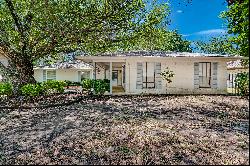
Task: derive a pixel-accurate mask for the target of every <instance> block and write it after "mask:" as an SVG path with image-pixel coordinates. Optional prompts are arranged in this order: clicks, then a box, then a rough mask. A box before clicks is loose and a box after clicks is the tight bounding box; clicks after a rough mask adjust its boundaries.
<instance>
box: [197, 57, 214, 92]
mask: <svg viewBox="0 0 250 166" xmlns="http://www.w3.org/2000/svg"><path fill="white" fill-rule="evenodd" d="M200 64H202V71H201V73H202V75H200ZM203 64H206V76H203ZM207 64H209V65H210V69H209V70H208V69H207V67H208V65H207ZM208 71H209V74H210V75H209V77H207V72H208ZM200 77H205V78H209V79H208V82H209V86H201V84H200ZM199 88H212V63H211V62H199Z"/></svg>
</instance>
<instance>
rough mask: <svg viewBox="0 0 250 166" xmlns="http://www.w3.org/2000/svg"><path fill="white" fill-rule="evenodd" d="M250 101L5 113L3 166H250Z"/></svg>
mask: <svg viewBox="0 0 250 166" xmlns="http://www.w3.org/2000/svg"><path fill="white" fill-rule="evenodd" d="M248 151H249V103H248V100H247V99H243V98H240V97H236V96H162V97H156V96H126V97H104V98H99V99H94V98H93V99H90V98H89V99H84V100H82V101H81V102H79V103H75V104H72V105H69V106H59V107H51V108H46V109H26V110H22V111H20V110H18V109H12V110H8V109H2V110H1V109H0V164H85V165H87V164H91V165H93V164H188V165H191V164H249V152H248Z"/></svg>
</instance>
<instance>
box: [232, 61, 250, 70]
mask: <svg viewBox="0 0 250 166" xmlns="http://www.w3.org/2000/svg"><path fill="white" fill-rule="evenodd" d="M227 68H228V69H247V68H249V66H243V65H242V63H241V60H236V61H230V62H228V63H227Z"/></svg>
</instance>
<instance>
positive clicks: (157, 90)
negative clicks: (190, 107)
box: [76, 51, 240, 94]
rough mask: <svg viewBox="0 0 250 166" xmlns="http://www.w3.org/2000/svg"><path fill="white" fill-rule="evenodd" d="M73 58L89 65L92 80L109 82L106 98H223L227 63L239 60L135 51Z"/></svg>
mask: <svg viewBox="0 0 250 166" xmlns="http://www.w3.org/2000/svg"><path fill="white" fill-rule="evenodd" d="M76 58H77V59H79V60H82V61H83V62H85V63H89V64H92V66H93V76H92V78H93V79H109V80H111V83H110V94H116V93H122V94H142V93H147V94H226V93H227V76H228V73H227V62H229V61H234V60H237V59H239V58H240V57H228V56H221V55H214V54H199V53H174V52H169V53H168V52H159V51H136V52H123V53H105V54H101V55H98V56H77V57H76ZM166 68H169V70H171V71H173V73H174V74H175V75H174V77H173V78H172V82H171V83H167V82H166V81H165V80H164V79H162V77H161V75H160V73H161V72H163V71H164V70H165V69H166ZM117 90H118V92H117Z"/></svg>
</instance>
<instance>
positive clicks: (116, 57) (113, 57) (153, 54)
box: [76, 51, 247, 63]
mask: <svg viewBox="0 0 250 166" xmlns="http://www.w3.org/2000/svg"><path fill="white" fill-rule="evenodd" d="M136 57H140V58H141V57H143V58H178V59H179V58H181V59H182V58H185V59H196V58H202V59H214V58H216V59H217V60H218V59H220V60H223V61H233V60H238V59H247V58H246V57H240V56H231V55H220V54H204V53H190V52H164V51H128V52H115V53H101V54H97V55H95V56H90V55H86V54H82V55H81V56H76V59H79V60H82V61H84V62H87V63H90V62H93V61H96V62H97V61H99V62H104V61H105V62H111V61H112V62H125V61H126V59H127V58H136Z"/></svg>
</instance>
